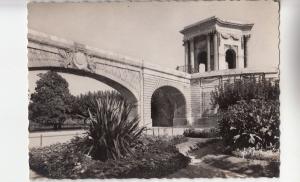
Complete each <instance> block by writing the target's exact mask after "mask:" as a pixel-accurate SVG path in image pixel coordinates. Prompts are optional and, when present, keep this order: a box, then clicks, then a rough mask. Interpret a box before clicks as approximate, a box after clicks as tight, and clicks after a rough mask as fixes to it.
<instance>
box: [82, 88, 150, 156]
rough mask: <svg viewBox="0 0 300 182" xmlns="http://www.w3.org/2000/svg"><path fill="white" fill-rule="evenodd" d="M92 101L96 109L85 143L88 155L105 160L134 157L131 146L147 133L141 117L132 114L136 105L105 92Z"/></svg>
mask: <svg viewBox="0 0 300 182" xmlns="http://www.w3.org/2000/svg"><path fill="white" fill-rule="evenodd" d="M91 101H92V102H93V103H95V107H94V108H91V109H88V111H89V120H90V125H89V129H88V130H87V137H86V138H85V142H83V143H82V148H84V149H85V151H84V153H86V154H87V155H90V156H92V158H93V159H98V160H102V161H105V160H107V159H119V158H121V157H123V156H125V155H129V154H132V150H131V146H132V144H133V143H134V141H136V140H137V139H138V138H139V137H140V135H141V133H142V132H143V130H144V128H140V127H139V118H138V116H137V115H133V114H132V113H131V112H132V109H133V108H134V107H135V106H133V105H132V104H129V103H127V102H126V100H125V99H121V97H116V94H114V92H104V93H103V95H102V97H101V98H97V99H95V100H91Z"/></svg>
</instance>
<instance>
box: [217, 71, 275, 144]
mask: <svg viewBox="0 0 300 182" xmlns="http://www.w3.org/2000/svg"><path fill="white" fill-rule="evenodd" d="M279 93H280V91H279V81H278V80H274V81H271V80H266V79H264V78H263V79H261V80H257V79H256V78H254V77H253V78H250V79H244V80H236V81H235V82H234V83H225V84H224V85H221V86H219V87H218V88H217V89H216V90H215V91H214V92H213V93H212V96H213V97H212V101H213V103H214V104H217V105H219V108H220V110H219V114H220V119H219V121H218V128H219V131H220V135H221V136H222V138H223V139H224V142H225V143H226V144H227V145H228V146H230V147H231V148H233V149H235V148H247V147H255V148H256V149H278V148H279V135H280V132H279V124H280V120H279Z"/></svg>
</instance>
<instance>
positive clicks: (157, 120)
mask: <svg viewBox="0 0 300 182" xmlns="http://www.w3.org/2000/svg"><path fill="white" fill-rule="evenodd" d="M151 118H152V126H185V125H186V124H187V121H186V99H185V97H184V95H183V94H182V93H181V91H180V90H178V89H177V88H175V87H172V86H163V87H159V88H158V89H156V90H155V91H154V93H153V94H152V97H151Z"/></svg>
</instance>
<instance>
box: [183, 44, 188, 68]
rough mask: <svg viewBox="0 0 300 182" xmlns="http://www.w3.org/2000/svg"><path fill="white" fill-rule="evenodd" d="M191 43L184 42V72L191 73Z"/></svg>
mask: <svg viewBox="0 0 300 182" xmlns="http://www.w3.org/2000/svg"><path fill="white" fill-rule="evenodd" d="M188 44H189V42H188V41H184V43H183V46H184V70H183V71H184V72H187V73H188V72H189V69H188V68H189V45H188Z"/></svg>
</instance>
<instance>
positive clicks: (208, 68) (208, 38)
mask: <svg viewBox="0 0 300 182" xmlns="http://www.w3.org/2000/svg"><path fill="white" fill-rule="evenodd" d="M206 41H207V43H206V44H207V71H210V70H211V68H210V65H211V64H210V35H209V34H207V37H206Z"/></svg>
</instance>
